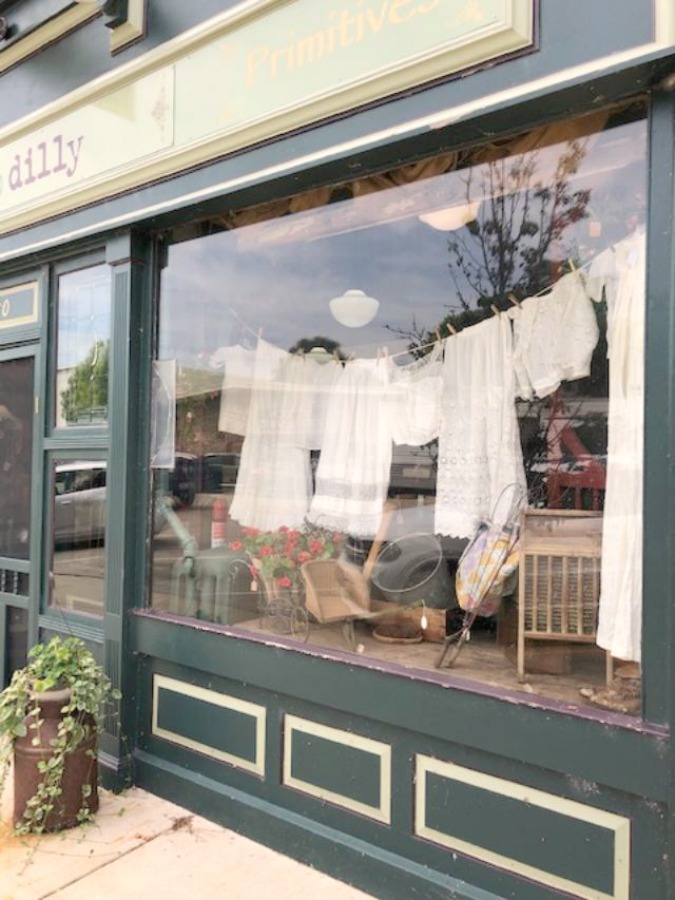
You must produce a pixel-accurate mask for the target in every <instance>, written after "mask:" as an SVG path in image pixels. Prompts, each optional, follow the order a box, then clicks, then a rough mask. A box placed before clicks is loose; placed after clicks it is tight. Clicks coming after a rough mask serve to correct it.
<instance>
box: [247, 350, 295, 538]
mask: <svg viewBox="0 0 675 900" xmlns="http://www.w3.org/2000/svg"><path fill="white" fill-rule="evenodd" d="M307 384H308V366H307V365H306V364H305V360H304V359H303V357H302V356H297V355H295V354H290V353H287V352H286V351H285V350H281V349H280V348H278V347H275V346H274V345H272V344H269V343H268V342H267V341H264V340H259V341H258V347H257V350H256V361H255V369H254V379H253V389H252V391H251V405H250V411H249V415H248V422H247V426H246V437H245V439H244V443H243V446H242V451H241V462H240V465H239V474H238V477H237V484H236V486H235V491H234V497H233V500H232V505H231V507H230V515H231V516H232V518H233V519H235V520H236V521H237V522H239V523H240V524H241V525H244V526H246V527H249V528H258V529H260V530H261V531H273V530H276V529H278V528H280V527H281V526H282V525H286V526H288V527H289V528H296V527H299V526H300V525H302V523H303V521H304V519H305V517H306V515H307V511H308V509H309V503H310V498H311V492H312V478H311V469H310V462H309V453H308V450H307V446H306V445H307V441H306V438H305V435H304V431H303V429H304V428H305V427H306V423H307V415H306V404H307V400H308V391H307Z"/></svg>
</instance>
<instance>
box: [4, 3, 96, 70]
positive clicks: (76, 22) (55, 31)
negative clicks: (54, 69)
mask: <svg viewBox="0 0 675 900" xmlns="http://www.w3.org/2000/svg"><path fill="white" fill-rule="evenodd" d="M98 15H99V9H98V8H97V7H96V6H94V5H93V4H91V5H87V4H84V5H83V4H80V3H75V4H74V5H73V6H71V7H70V8H69V9H67V10H66V11H65V12H63V13H61V15H60V16H54V18H53V19H50V20H49V21H48V22H45V24H44V25H41V26H40V27H39V28H35V29H34V30H33V31H31V32H29V33H28V34H27V35H26V37H24V38H21V39H20V40H18V41H16V43H14V44H12V45H11V46H9V47H8V48H7V49H6V50H0V75H2V73H3V72H6V71H7V69H11V67H12V66H15V65H17V63H20V62H21V61H22V60H24V59H27V58H28V57H29V56H32V55H33V53H37V51H38V50H41V49H42V48H43V47H46V46H47V45H48V44H53V43H54V41H58V40H59V38H62V37H63V36H64V35H66V34H68V32H69V31H73V29H75V28H79V26H80V25H84V23H85V22H88V21H89V20H90V19H93V18H95V17H96V16H98Z"/></svg>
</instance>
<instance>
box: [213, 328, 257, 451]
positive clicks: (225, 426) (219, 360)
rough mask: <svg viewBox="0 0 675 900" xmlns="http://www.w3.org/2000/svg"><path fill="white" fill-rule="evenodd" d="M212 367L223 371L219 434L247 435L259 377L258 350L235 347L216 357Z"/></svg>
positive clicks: (221, 348)
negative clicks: (253, 393)
mask: <svg viewBox="0 0 675 900" xmlns="http://www.w3.org/2000/svg"><path fill="white" fill-rule="evenodd" d="M210 364H211V367H212V368H223V369H224V370H225V371H224V373H223V384H222V389H221V394H220V412H219V414H218V431H225V432H228V433H229V434H239V435H244V434H246V431H247V428H248V414H249V411H250V408H251V392H252V389H253V383H254V378H255V364H256V351H255V350H250V349H248V348H246V347H242V346H240V345H239V344H232V345H231V346H229V347H220V348H219V349H218V350H216V351H215V353H214V354H213V355H212V357H211V360H210Z"/></svg>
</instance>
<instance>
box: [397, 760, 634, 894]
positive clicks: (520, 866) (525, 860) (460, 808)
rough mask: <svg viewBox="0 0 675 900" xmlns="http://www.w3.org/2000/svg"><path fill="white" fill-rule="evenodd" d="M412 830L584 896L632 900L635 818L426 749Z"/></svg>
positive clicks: (418, 769) (419, 764)
mask: <svg viewBox="0 0 675 900" xmlns="http://www.w3.org/2000/svg"><path fill="white" fill-rule="evenodd" d="M416 773H417V777H416V784H415V834H416V835H417V836H418V837H421V838H426V839H427V840H429V841H432V842H433V843H435V844H440V845H441V846H443V847H447V848H448V849H449V850H453V851H456V852H458V853H463V854H466V855H467V856H470V857H473V858H474V859H476V860H478V861H479V862H483V863H486V864H488V865H491V866H498V867H500V868H503V869H506V870H508V871H509V872H511V873H513V874H514V875H520V876H522V877H524V878H528V879H530V880H531V881H535V882H537V883H539V884H541V885H545V886H546V887H549V888H552V889H554V890H560V891H567V892H569V893H570V894H571V895H572V896H574V897H579V898H584V900H628V897H629V895H630V821H629V819H627V818H625V817H623V816H619V815H616V814H615V813H610V812H607V811H605V810H600V809H596V808H595V807H591V806H587V805H586V804H583V803H578V802H577V801H574V800H567V799H565V798H562V797H558V796H556V795H555V794H549V793H546V792H545V791H541V790H537V789H535V788H531V787H528V786H527V785H523V784H518V783H516V782H513V781H508V780H506V779H503V778H497V777H495V776H493V775H486V774H484V773H482V772H479V771H476V770H474V769H469V768H466V767H464V766H459V765H455V764H454V763H450V762H442V761H440V760H436V759H432V758H430V757H427V756H421V755H420V756H418V757H417V760H416Z"/></svg>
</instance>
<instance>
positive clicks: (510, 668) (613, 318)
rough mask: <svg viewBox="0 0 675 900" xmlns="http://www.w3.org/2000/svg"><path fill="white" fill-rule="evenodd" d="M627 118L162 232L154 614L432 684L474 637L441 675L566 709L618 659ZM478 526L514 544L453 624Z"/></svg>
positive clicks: (631, 170)
mask: <svg viewBox="0 0 675 900" xmlns="http://www.w3.org/2000/svg"><path fill="white" fill-rule="evenodd" d="M642 116H643V112H642V110H641V109H640V108H624V109H620V110H613V111H610V112H608V111H603V112H600V113H597V114H594V115H592V116H587V117H585V118H583V119H580V120H575V121H572V122H567V123H561V124H558V125H554V126H549V127H547V128H544V129H541V130H540V131H537V132H533V133H531V134H527V135H523V136H518V137H515V138H510V139H508V140H505V141H502V142H499V143H496V144H492V145H490V146H484V147H478V148H474V149H469V150H463V151H458V152H457V153H454V154H448V155H446V156H443V157H438V158H436V159H432V160H428V161H425V162H421V163H418V164H416V165H415V166H410V167H407V168H404V169H400V170H397V171H395V172H391V173H383V174H381V175H378V176H374V177H371V178H364V179H362V180H359V181H356V182H353V183H351V184H348V185H338V186H335V187H329V188H324V189H321V190H317V191H313V192H309V193H308V194H305V195H302V196H300V197H295V198H291V199H289V200H285V201H284V200H280V201H277V202H275V203H273V204H272V203H271V204H268V205H267V206H261V207H257V208H255V209H251V210H244V211H241V212H230V213H226V214H223V216H222V217H219V218H217V219H216V220H214V221H212V222H210V223H209V227H210V230H211V231H213V232H215V233H212V234H211V235H210V236H208V237H200V238H197V239H186V240H184V241H183V242H181V240H180V237H181V236H180V235H178V234H177V235H176V236H175V242H174V243H173V244H172V245H171V246H170V249H169V256H168V266H167V267H166V268H165V269H164V270H163V272H162V284H161V297H160V305H159V330H158V338H159V339H158V357H159V361H160V362H161V363H162V365H163V372H164V373H165V375H166V373H170V374H171V378H170V382H171V383H170V384H169V383H168V382H166V379H165V381H164V383H163V393H162V397H163V400H164V402H165V401H166V398H167V397H169V398H171V403H172V411H173V413H175V417H173V416H167V415H164V416H163V417H162V422H164V423H166V422H169V421H170V423H171V428H172V429H173V430H172V434H171V440H169V441H168V442H167V441H165V442H164V444H163V446H164V447H165V448H166V447H169V448H170V453H168V455H167V456H166V458H163V462H162V468H161V469H160V468H157V469H156V477H155V495H156V503H155V507H156V511H155V522H156V521H157V516H158V513H159V514H160V515H161V529H157V528H155V531H156V534H155V538H154V542H153V566H152V577H153V584H152V603H153V606H154V607H155V608H156V609H159V610H168V611H171V612H173V613H177V614H179V615H186V616H189V617H198V618H202V619H207V620H210V621H214V622H216V623H220V624H226V625H237V626H238V627H240V628H243V629H247V630H250V631H256V632H263V633H282V634H286V635H288V636H289V637H291V638H295V639H298V640H308V641H310V642H311V643H313V644H317V645H320V646H322V647H330V648H334V649H337V650H341V651H345V650H346V651H348V652H355V653H360V654H365V655H370V656H373V657H377V658H383V659H388V660H390V661H394V662H396V663H397V664H402V665H405V666H409V667H411V668H416V669H427V670H434V671H437V672H441V673H442V672H444V671H446V669H445V668H444V667H443V668H441V669H438V668H437V663H438V662H439V657H440V654H441V650H442V649H443V648H445V649H448V648H447V646H446V645H445V643H444V641H445V639H446V638H447V637H453V638H454V636H455V635H458V634H461V633H463V631H466V629H467V627H469V628H470V632H467V633H470V634H471V637H472V640H471V642H470V643H466V642H463V643H462V644H461V654H460V655H457V653H455V652H454V651H453V653H449V654H446V656H445V659H444V666H445V664H447V662H448V660H449V659H450V658H451V657H453V656H456V657H457V658H456V660H453V672H454V674H457V675H460V676H464V677H466V678H470V679H473V680H478V681H482V682H486V681H487V682H490V683H492V684H500V685H502V686H508V687H511V688H515V689H521V685H522V684H523V683H525V684H526V685H527V688H526V690H527V692H528V693H540V694H543V695H546V696H550V697H555V698H559V699H564V700H568V701H572V702H585V700H583V701H579V698H580V696H581V697H585V698H586V699H589V698H590V702H593V698H592V696H591V695H593V696H594V695H595V694H597V693H598V692H601V691H602V690H603V687H604V684H605V679H606V663H607V659H606V654H605V653H604V652H603V651H605V650H609V651H610V653H611V654H613V655H614V656H615V657H616V659H617V660H625V661H628V662H630V663H632V664H638V663H639V658H640V633H639V612H640V602H641V599H640V595H639V588H638V589H636V591H632V592H631V593H630V597H626V596H623V595H622V596H623V600H625V601H626V603H625V605H623V606H622V604H620V603H619V604H617V603H615V597H616V595H617V591H616V590H613V591H612V594H611V595H610V594H607V595H606V597H605V595H601V581H605V582H606V583H608V584H614V585H615V586H616V585H618V584H619V582H620V580H621V577H622V576H621V570H622V567H624V569H625V567H626V566H627V567H628V570H629V572H630V578H631V582H632V583H633V584H634V585H638V584H639V572H640V565H641V494H640V491H639V485H640V484H641V466H642V458H641V449H640V447H641V442H640V437H641V432H642V419H641V410H642V403H643V397H642V385H641V381H640V371H641V366H642V361H643V345H642V340H643V328H644V267H643V264H644V246H645V244H644V220H645V178H646V168H645V160H646V140H647V136H646V128H645V122H644V119H643V118H642ZM360 291H362V292H363V295H359V293H358V292H360ZM359 296H365V299H366V300H367V301H368V305H369V307H370V309H369V310H368V311H367V313H368V314H367V315H366V311H363V310H361V311H360V310H358V309H351V310H350V309H348V308H347V307H348V306H349V304H350V303H351V301H358V300H359ZM186 297H190V298H193V300H192V302H191V303H190V304H187V303H186V302H185V298H186ZM336 298H341V301H345V298H346V301H348V302H341V303H340V304H335V303H331V301H335V299H336ZM369 298H370V299H369ZM373 298H374V299H375V300H377V301H378V303H379V305H377V304H373V302H372V299H373ZM357 305H358V303H357ZM336 306H337V307H338V309H336ZM361 312H363V315H362V316H361V315H360V314H361ZM359 322H360V323H361V324H359ZM633 364H635V365H633ZM621 384H624V385H626V384H630V399H628V400H626V402H623V400H622V399H621V396H620V385H621ZM156 406H157V407H158V408H159V404H156ZM626 436H630V437H629V438H628V439H629V441H630V446H627V445H625V444H624V443H622V437H626ZM186 459H188V460H190V465H189V466H188V467H186V465H185V460H186ZM155 464H156V465H158V463H155ZM186 480H187V482H188V483H189V485H190V489H189V490H185V487H184V482H185V481H186ZM619 482H621V483H623V484H624V485H626V484H628V485H630V490H629V491H628V492H627V494H626V492H618V491H617V489H616V487H612V485H616V484H618V483H619ZM181 484H183V487H182V488H181V487H180V485H181ZM619 494H621V497H622V499H621V502H618V500H617V498H618V497H619ZM521 495H522V497H523V498H525V500H524V501H523V503H522V504H519V503H517V502H516V503H515V505H514V502H513V498H514V497H516V498H520V497H521ZM524 507H526V508H527V515H525V514H524ZM530 513H536V515H530ZM486 519H488V520H490V521H496V524H497V525H499V526H506V527H507V528H513V529H516V530H517V529H519V528H521V527H522V535H523V541H522V542H521V544H519V547H518V554H517V556H512V555H511V554H510V553H508V554H505V556H504V558H503V560H502V562H503V563H504V565H503V566H502V565H501V564H500V566H499V573H498V576H499V577H495V581H494V584H492V583H491V584H489V585H488V584H486V583H484V582H485V573H486V572H487V571H488V570H489V567H487V566H486V563H485V559H484V558H483V557H482V556H481V555H480V553H479V554H478V555H477V556H476V557H475V567H474V571H473V574H474V575H475V576H476V578H475V579H474V580H477V581H478V582H479V583H480V584H482V588H481V589H483V588H484V593H485V594H486V595H489V594H490V590H492V589H493V588H494V590H493V591H492V596H491V597H489V600H490V602H489V603H486V605H485V606H483V607H482V608H481V609H480V610H478V615H477V616H475V617H473V616H469V620H467V611H468V612H469V613H470V612H471V611H472V609H471V605H470V603H467V601H466V597H465V596H463V595H461V596H460V597H459V600H461V601H462V604H461V605H460V603H459V602H458V597H457V594H456V589H457V585H458V583H459V582H458V581H457V577H456V576H457V571H458V567H459V569H460V575H462V568H461V567H462V565H465V566H466V563H465V562H464V563H463V562H462V560H463V559H464V560H466V559H467V556H463V554H464V553H465V551H466V550H467V548H473V551H472V552H474V553H475V552H476V543H475V541H476V537H477V535H478V534H479V533H480V529H481V523H482V522H483V521H484V520H486ZM526 534H527V536H528V541H529V543H528V542H526V541H525V540H524V536H525V535H526ZM542 534H543V535H544V537H545V538H546V539H543V538H542ZM525 548H527V554H526V553H525ZM528 554H529V555H528ZM467 555H468V554H467ZM507 564H508V565H507ZM507 569H508V571H507ZM600 570H602V579H601V578H600V577H599V573H600ZM544 572H548V573H549V574H548V575H546V576H545V577H544V576H543V575H542V574H541V573H544ZM533 573H534V574H533ZM464 576H466V573H465V572H464ZM471 580H472V579H471V578H469V582H471ZM466 583H467V579H466V577H464V579H463V580H461V584H463V585H466ZM497 587H498V589H499V590H498V593H497ZM623 594H625V591H623ZM598 619H599V621H600V635H601V638H599V637H598ZM612 621H619V622H620V627H619V628H617V629H613V628H612V627H609V626H608V624H607V623H610V622H612ZM603 623H605V624H604V625H603ZM599 642H600V646H599V647H598V643H599ZM456 643H457V644H459V642H456ZM455 649H456V648H455ZM580 686H584V689H586V690H587V691H590V694H583V695H580V694H579V688H580ZM622 711H624V712H626V711H629V712H636V711H637V710H636V709H635V707H634V705H633V707H631V708H629V709H624V710H622Z"/></svg>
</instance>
